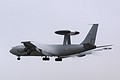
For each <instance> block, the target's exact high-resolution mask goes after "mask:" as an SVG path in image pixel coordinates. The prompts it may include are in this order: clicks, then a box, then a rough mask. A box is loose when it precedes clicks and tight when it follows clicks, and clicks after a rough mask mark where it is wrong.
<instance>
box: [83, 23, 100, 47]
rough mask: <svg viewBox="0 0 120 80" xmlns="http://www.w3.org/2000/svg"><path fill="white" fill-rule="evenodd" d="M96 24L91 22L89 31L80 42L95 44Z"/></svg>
mask: <svg viewBox="0 0 120 80" xmlns="http://www.w3.org/2000/svg"><path fill="white" fill-rule="evenodd" d="M97 29H98V24H93V26H92V28H91V29H90V31H89V33H88V34H87V36H86V38H85V39H84V41H83V42H82V43H81V44H86V43H90V44H93V45H94V44H95V40H96V35H97Z"/></svg>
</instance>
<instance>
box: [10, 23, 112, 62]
mask: <svg viewBox="0 0 120 80" xmlns="http://www.w3.org/2000/svg"><path fill="white" fill-rule="evenodd" d="M97 29H98V24H93V26H92V28H91V29H90V31H89V33H88V34H87V36H86V38H85V39H84V41H83V42H82V43H80V44H71V36H73V35H77V34H79V32H78V31H75V32H72V31H70V30H59V31H56V32H55V33H56V34H58V35H63V36H64V40H63V44H61V45H55V44H54V45H41V44H35V43H33V42H32V41H25V42H21V43H22V45H18V46H15V47H12V49H11V50H10V53H12V54H13V55H16V56H17V60H20V59H21V58H20V57H21V56H41V57H42V59H43V60H44V61H49V60H50V57H55V61H62V59H63V58H68V57H72V56H77V57H84V56H86V55H88V54H92V50H96V51H97V49H98V51H99V50H110V49H112V48H110V46H112V45H104V46H96V45H95V40H96V34H97Z"/></svg>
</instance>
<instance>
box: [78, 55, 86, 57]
mask: <svg viewBox="0 0 120 80" xmlns="http://www.w3.org/2000/svg"><path fill="white" fill-rule="evenodd" d="M84 56H86V55H81V54H79V55H77V57H84Z"/></svg>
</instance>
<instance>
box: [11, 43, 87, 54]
mask: <svg viewBox="0 0 120 80" xmlns="http://www.w3.org/2000/svg"><path fill="white" fill-rule="evenodd" d="M37 47H38V48H40V49H41V50H42V52H41V53H40V52H37V51H33V52H32V53H31V54H30V55H28V54H27V53H26V52H24V51H23V52H22V50H20V49H24V48H25V47H24V45H19V46H16V47H13V48H12V50H13V52H14V53H13V52H12V53H13V54H14V55H17V56H68V55H73V54H77V53H81V52H83V51H85V49H84V46H83V45H39V44H38V46H37Z"/></svg>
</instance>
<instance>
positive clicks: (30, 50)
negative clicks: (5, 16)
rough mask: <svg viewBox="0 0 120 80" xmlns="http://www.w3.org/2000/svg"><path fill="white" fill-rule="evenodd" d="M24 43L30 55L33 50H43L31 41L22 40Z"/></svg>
mask: <svg viewBox="0 0 120 80" xmlns="http://www.w3.org/2000/svg"><path fill="white" fill-rule="evenodd" d="M21 43H23V45H24V46H25V51H26V52H27V53H28V55H30V54H31V52H33V51H37V52H41V51H42V50H41V49H39V48H37V47H36V46H35V45H34V44H33V43H31V42H30V41H26V42H21Z"/></svg>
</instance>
